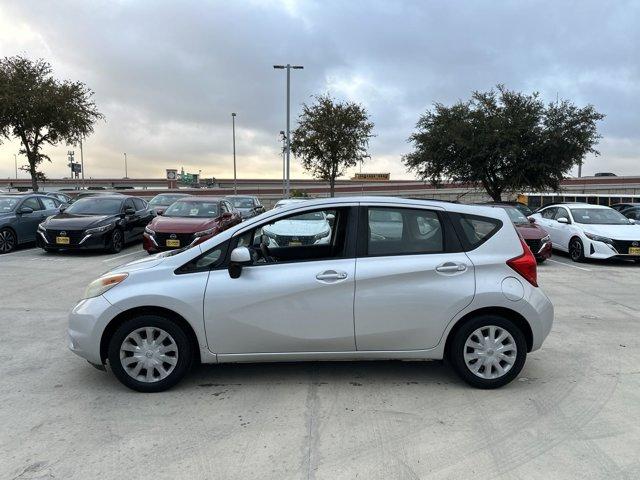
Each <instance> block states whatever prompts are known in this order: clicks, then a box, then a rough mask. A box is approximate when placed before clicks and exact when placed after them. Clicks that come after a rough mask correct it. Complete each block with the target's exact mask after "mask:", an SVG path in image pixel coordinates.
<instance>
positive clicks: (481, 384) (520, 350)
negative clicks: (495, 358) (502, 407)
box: [449, 315, 527, 389]
mask: <svg viewBox="0 0 640 480" xmlns="http://www.w3.org/2000/svg"><path fill="white" fill-rule="evenodd" d="M489 326H495V327H499V328H500V329H503V330H506V331H507V332H508V333H509V334H510V335H511V337H512V338H513V341H514V342H515V349H516V353H515V361H514V362H513V365H512V366H511V367H510V369H508V370H507V371H506V373H504V374H503V375H502V376H498V377H497V378H482V377H481V376H479V375H476V374H475V373H473V372H472V371H471V369H470V367H468V366H467V364H466V362H465V358H464V356H465V351H467V347H466V346H465V343H466V342H467V339H468V338H469V337H470V336H472V334H473V333H474V332H475V331H476V330H478V329H481V328H483V327H487V328H489ZM504 341H507V340H504ZM504 341H503V342H504ZM526 359H527V342H526V340H525V337H524V334H523V333H522V331H521V330H520V329H519V328H518V327H517V325H516V324H515V323H513V322H512V321H511V320H508V319H506V318H503V317H499V316H494V315H481V316H479V317H476V318H473V319H471V320H469V321H467V322H466V323H465V324H464V325H462V326H461V327H460V328H459V329H458V330H457V331H456V332H455V333H454V337H453V339H452V342H451V346H450V349H449V360H450V362H451V364H452V366H453V368H454V370H455V371H456V373H457V374H458V375H460V377H461V378H462V379H463V380H464V381H465V382H467V383H468V384H469V385H471V386H473V387H476V388H483V389H490V388H499V387H502V386H504V385H506V384H507V383H509V382H511V381H512V380H513V379H514V378H516V377H517V376H518V374H519V373H520V371H521V370H522V367H523V366H524V362H525V360H526ZM504 363H505V365H506V362H504ZM480 368H485V367H480ZM490 371H491V372H492V371H493V367H490ZM496 372H497V370H496Z"/></svg>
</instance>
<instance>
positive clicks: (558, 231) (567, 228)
mask: <svg viewBox="0 0 640 480" xmlns="http://www.w3.org/2000/svg"><path fill="white" fill-rule="evenodd" d="M559 218H566V219H567V220H568V221H569V222H570V223H568V224H567V223H560V222H558V219H559ZM553 219H554V228H555V235H554V236H555V237H556V238H557V243H558V245H560V246H561V247H562V249H563V250H568V249H569V241H570V240H571V237H573V234H574V232H575V227H574V226H573V224H572V223H573V222H572V220H571V215H569V210H568V209H567V208H566V207H558V208H557V209H556V213H555V215H554V218H553ZM551 241H552V242H553V243H554V244H555V242H556V241H555V240H553V237H552V238H551Z"/></svg>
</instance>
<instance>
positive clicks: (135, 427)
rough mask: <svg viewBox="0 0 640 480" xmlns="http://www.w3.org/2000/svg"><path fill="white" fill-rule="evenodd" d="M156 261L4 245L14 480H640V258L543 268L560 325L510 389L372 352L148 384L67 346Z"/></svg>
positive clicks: (4, 412) (3, 313)
mask: <svg viewBox="0 0 640 480" xmlns="http://www.w3.org/2000/svg"><path fill="white" fill-rule="evenodd" d="M144 256H146V253H145V252H144V251H142V250H141V246H140V245H136V246H133V247H129V248H128V249H126V250H125V251H123V252H121V253H120V254H118V255H106V254H105V255H101V254H74V255H70V254H55V255H50V254H49V255H48V254H45V253H43V252H42V251H41V250H39V249H35V248H27V249H21V250H19V251H16V252H14V253H11V254H8V255H5V256H0V281H1V282H2V288H1V289H0V305H1V306H2V308H1V309H0V338H1V339H2V347H1V348H0V425H2V428H0V478H2V479H4V478H7V479H36V478H37V479H50V478H56V479H71V478H73V479H90V478H102V479H106V478H129V477H131V476H133V477H135V478H141V479H142V478H153V479H159V478H171V479H175V478H205V479H249V478H260V479H267V478H269V479H271V478H273V479H300V478H305V479H353V478H362V479H378V478H380V479H390V478H393V479H395V478H398V479H417V478H451V479H460V478H472V477H473V478H509V479H511V478H513V479H527V480H529V479H544V480H548V479H550V478H554V479H557V478H580V479H585V478H607V479H612V478H629V479H633V478H640V455H639V454H638V452H640V422H639V421H638V419H639V418H640V353H639V352H640V350H639V347H640V313H639V309H640V298H639V295H638V292H639V291H640V265H635V264H633V263H627V262H606V263H596V262H592V263H585V264H579V265H576V264H572V263H571V261H570V260H569V259H568V258H567V257H563V256H558V255H556V256H554V258H553V260H552V261H551V262H548V263H545V264H544V265H542V266H541V267H540V268H539V279H540V283H541V285H542V287H543V288H544V289H545V291H546V292H547V294H548V295H549V296H550V298H551V299H552V301H553V302H554V304H555V308H556V321H555V325H554V328H553V331H552V332H551V334H550V336H549V338H548V339H547V341H546V343H545V344H544V346H543V349H542V350H540V351H538V352H535V353H534V354H532V355H530V356H529V358H528V360H527V364H526V365H525V367H524V370H523V371H522V373H521V375H520V377H519V378H518V379H517V380H516V381H514V382H513V383H511V384H510V385H508V386H506V387H505V388H502V389H500V390H494V391H481V390H474V389H472V388H470V387H468V386H466V385H465V384H463V383H462V382H461V381H460V380H459V379H458V377H457V376H456V375H455V374H454V373H453V372H452V371H451V370H450V369H449V368H448V367H446V366H443V365H441V364H440V363H437V362H431V363H423V362H368V363H363V362H359V363H309V364H260V365H220V366H202V367H198V368H197V369H196V371H195V372H193V373H192V375H190V376H189V377H188V378H187V379H186V380H185V381H183V382H182V383H181V384H180V385H178V387H177V388H174V389H173V390H170V391H168V392H164V393H160V394H139V393H135V392H132V391H130V390H127V389H126V388H125V387H124V386H122V385H121V384H120V383H118V381H117V380H116V379H115V378H114V377H113V376H112V375H111V374H107V373H104V372H100V371H98V370H96V369H94V368H92V367H91V366H89V364H87V363H86V362H85V361H83V360H82V359H80V358H79V357H76V356H75V355H73V354H72V353H71V352H69V351H68V349H67V346H66V317H67V313H68V312H69V310H70V309H71V308H72V307H73V305H74V304H75V302H76V301H77V299H79V298H80V296H81V295H82V292H83V289H84V287H85V286H86V284H87V283H88V282H89V281H90V280H92V279H93V278H95V277H96V276H98V275H99V274H101V273H103V272H105V271H107V270H109V269H110V268H113V267H115V266H117V265H119V264H121V263H124V262H126V261H130V260H134V259H136V258H142V257H144Z"/></svg>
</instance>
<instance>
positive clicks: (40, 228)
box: [38, 222, 47, 233]
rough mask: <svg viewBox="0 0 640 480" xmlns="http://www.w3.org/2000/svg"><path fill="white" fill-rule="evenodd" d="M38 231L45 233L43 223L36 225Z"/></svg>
mask: <svg viewBox="0 0 640 480" xmlns="http://www.w3.org/2000/svg"><path fill="white" fill-rule="evenodd" d="M38 230H40V231H41V232H42V233H45V232H46V231H47V229H46V228H45V226H44V222H42V223H41V224H40V225H38Z"/></svg>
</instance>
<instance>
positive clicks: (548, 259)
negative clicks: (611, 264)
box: [547, 258, 591, 272]
mask: <svg viewBox="0 0 640 480" xmlns="http://www.w3.org/2000/svg"><path fill="white" fill-rule="evenodd" d="M547 262H553V263H559V264H560V265H564V266H565V267H571V268H577V269H578V270H584V271H585V272H590V271H591V269H590V268H584V267H578V266H577V265H571V264H570V263H564V262H559V261H558V260H553V259H552V258H547Z"/></svg>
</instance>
